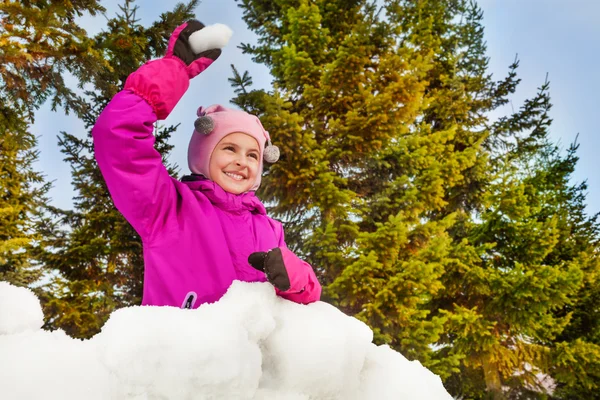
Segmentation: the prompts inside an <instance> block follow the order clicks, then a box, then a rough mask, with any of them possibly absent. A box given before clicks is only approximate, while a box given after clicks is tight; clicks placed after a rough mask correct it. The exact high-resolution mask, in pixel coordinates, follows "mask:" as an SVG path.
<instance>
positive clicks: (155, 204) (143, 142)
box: [92, 21, 231, 238]
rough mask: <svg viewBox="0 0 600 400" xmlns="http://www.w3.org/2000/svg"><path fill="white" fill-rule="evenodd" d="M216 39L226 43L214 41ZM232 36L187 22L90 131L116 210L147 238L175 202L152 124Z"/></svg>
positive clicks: (222, 29) (133, 77)
mask: <svg viewBox="0 0 600 400" xmlns="http://www.w3.org/2000/svg"><path fill="white" fill-rule="evenodd" d="M215 27H216V29H215ZM215 35H221V36H226V38H225V39H223V38H221V40H215V38H214V36H215ZM230 35H231V31H229V30H228V28H227V27H224V26H223V25H220V26H211V27H206V28H205V27H204V25H202V24H201V23H200V22H198V21H189V22H187V23H185V24H183V25H181V26H179V27H178V28H177V29H176V30H175V31H174V32H173V34H172V35H171V38H170V40H169V46H168V48H167V53H166V55H165V56H164V57H163V58H161V59H158V60H154V61H150V62H148V63H146V64H144V65H143V66H141V67H140V68H139V69H138V70H137V71H136V72H134V73H133V74H131V75H130V76H129V77H128V78H127V81H126V83H125V89H124V90H123V91H121V92H119V93H117V95H115V97H114V98H113V99H112V100H111V102H110V103H109V104H108V105H107V106H106V108H105V109H104V110H103V112H102V113H101V114H100V116H99V117H98V120H97V122H96V125H95V126H94V128H93V130H92V136H93V139H94V151H95V156H96V160H97V161H98V165H99V167H100V170H101V171H102V174H103V176H104V179H105V181H106V184H107V186H108V189H109V191H110V193H111V196H112V198H113V201H114V203H115V206H116V207H117V209H118V210H119V211H120V212H121V213H122V214H123V215H124V216H125V218H126V219H127V220H128V221H129V222H130V223H131V224H132V226H133V227H134V228H135V229H136V230H137V231H138V233H139V234H140V235H141V236H142V237H143V238H148V237H149V236H151V235H152V233H153V232H154V231H155V229H156V228H158V223H159V222H160V221H161V220H163V218H161V216H162V215H164V213H165V212H168V209H169V208H170V206H171V205H173V204H174V202H175V200H176V196H177V193H176V191H175V186H174V185H173V183H172V179H171V177H170V176H169V174H168V173H167V170H166V168H165V167H164V166H163V164H162V158H161V156H160V154H159V153H158V151H156V149H155V148H154V136H153V129H154V123H155V122H156V121H157V120H158V119H165V118H166V117H167V116H168V115H169V114H170V112H171V111H172V110H173V108H174V107H175V105H176V104H177V102H178V101H179V100H180V99H181V97H182V96H183V94H184V93H185V91H186V90H187V88H188V87H189V80H190V79H191V78H193V77H195V76H196V75H198V74H199V73H201V72H202V71H204V70H205V69H206V68H208V66H210V65H211V64H212V63H213V62H214V61H215V60H216V59H217V58H218V57H219V55H220V54H221V50H220V49H218V48H212V49H211V48H210V47H211V46H221V47H222V46H223V45H224V44H225V43H226V42H227V40H229V37H230ZM202 42H204V47H203V43H202Z"/></svg>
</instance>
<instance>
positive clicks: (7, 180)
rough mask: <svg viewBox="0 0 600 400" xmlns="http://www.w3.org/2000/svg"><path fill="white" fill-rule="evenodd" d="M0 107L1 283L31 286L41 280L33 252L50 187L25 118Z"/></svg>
mask: <svg viewBox="0 0 600 400" xmlns="http://www.w3.org/2000/svg"><path fill="white" fill-rule="evenodd" d="M3 106H4V107H3ZM0 108H2V113H0V281H7V282H10V283H12V284H15V285H20V286H28V285H30V284H32V283H34V282H36V281H37V280H38V279H39V278H40V277H41V270H40V268H39V265H37V263H36V262H35V260H34V258H33V257H32V255H31V252H32V249H33V247H35V246H36V242H37V241H38V240H39V237H38V235H37V234H36V229H35V224H36V222H37V223H40V222H41V219H42V215H41V211H42V209H43V205H44V204H45V201H46V197H45V194H46V192H47V191H48V184H47V183H45V182H44V179H43V177H42V176H41V175H40V174H39V173H37V172H35V171H33V169H32V164H33V162H34V161H35V160H36V159H37V152H36V151H35V144H36V139H35V136H34V135H33V134H32V133H31V132H29V131H28V129H27V128H28V127H27V122H26V121H25V120H24V118H23V115H22V114H19V113H17V112H15V110H13V109H10V108H8V107H6V105H2V106H0Z"/></svg>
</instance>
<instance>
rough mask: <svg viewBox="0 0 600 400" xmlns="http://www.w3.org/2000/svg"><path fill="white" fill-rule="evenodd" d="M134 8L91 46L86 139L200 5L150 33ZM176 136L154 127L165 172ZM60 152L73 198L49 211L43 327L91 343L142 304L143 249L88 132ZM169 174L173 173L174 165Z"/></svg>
mask: <svg viewBox="0 0 600 400" xmlns="http://www.w3.org/2000/svg"><path fill="white" fill-rule="evenodd" d="M133 3H134V2H133V1H125V2H124V5H123V6H121V7H120V9H121V12H120V13H119V14H118V15H117V16H116V17H115V18H113V19H110V20H109V21H108V24H107V28H106V29H105V30H104V31H103V32H101V33H99V34H98V35H97V36H96V37H95V39H94V40H95V47H96V48H97V49H99V50H100V51H101V52H102V54H103V56H104V59H105V61H106V64H107V66H106V67H105V68H102V69H101V70H99V71H98V72H97V74H96V76H92V77H86V78H85V79H83V78H82V79H81V80H80V82H81V84H84V83H87V84H90V85H92V89H90V90H88V91H86V92H85V94H84V96H85V104H86V105H87V107H86V110H87V112H86V113H85V114H84V115H83V116H82V120H83V122H84V124H85V127H86V128H87V129H89V130H90V132H91V128H92V127H93V126H94V124H95V121H96V118H97V117H98V115H99V113H100V112H101V111H102V109H103V108H104V107H105V106H106V104H107V103H108V101H110V99H111V98H112V97H113V96H114V94H116V93H117V92H118V91H119V90H120V89H121V88H122V86H123V85H124V83H125V80H126V78H127V76H128V75H129V74H130V73H132V72H133V71H135V70H136V69H137V68H138V67H139V66H140V65H141V64H143V63H144V62H146V61H147V60H148V59H150V58H154V57H160V56H162V55H163V54H164V52H165V51H166V45H167V42H168V38H169V36H170V34H171V32H172V31H173V30H174V29H175V28H176V27H177V26H178V25H180V24H181V23H183V22H184V21H187V20H189V19H191V18H193V17H194V14H193V10H194V8H195V7H196V6H197V3H198V1H197V0H192V1H190V2H189V3H188V4H185V5H183V4H179V5H177V6H176V7H175V8H174V10H173V11H171V12H166V13H164V14H162V15H161V16H160V18H159V20H158V21H156V22H155V23H153V24H152V26H150V27H148V28H145V27H143V26H141V25H140V24H139V21H138V19H137V18H136V12H137V10H138V6H136V5H134V4H133ZM88 78H89V79H88ZM175 129H176V127H175V126H169V127H160V126H157V128H156V130H155V136H156V147H157V149H158V150H159V151H160V152H161V154H163V157H164V161H165V164H166V165H168V163H167V154H168V152H169V151H170V150H171V147H172V146H171V145H169V144H168V142H167V140H168V138H169V137H170V135H171V133H173V132H174V131H175ZM59 145H60V146H61V151H62V152H63V154H65V161H66V162H68V163H69V164H70V165H71V166H72V170H73V172H72V175H73V185H74V187H75V189H76V191H77V196H76V197H75V198H74V209H73V210H59V209H56V208H54V209H52V212H53V214H54V215H55V218H56V219H57V221H58V224H57V226H54V227H52V229H50V230H48V231H47V232H46V234H45V237H46V238H47V246H48V247H49V248H50V249H52V251H49V252H47V253H46V254H45V255H44V262H45V264H46V267H47V268H49V269H51V270H52V271H54V272H55V279H54V280H53V282H52V284H51V285H49V286H48V287H47V292H46V297H45V298H44V303H45V309H46V313H47V316H48V321H47V325H48V326H49V327H53V328H62V329H64V330H65V331H66V332H67V333H68V334H69V335H71V336H74V337H90V336H92V335H94V334H95V333H97V332H98V331H99V329H100V328H101V327H102V325H103V324H104V322H105V321H106V319H107V318H108V316H109V315H110V313H111V312H112V311H114V310H115V309H116V308H120V307H123V306H129V305H137V304H139V303H140V301H141V295H142V285H143V254H142V244H141V241H140V238H139V236H138V235H137V233H136V232H135V231H134V230H133V228H132V227H131V226H130V225H129V223H127V221H126V220H125V219H124V218H123V217H122V215H121V214H120V213H119V212H118V211H117V210H116V209H115V207H114V205H113V203H112V200H111V198H110V195H109V192H108V190H107V188H106V186H105V183H104V180H103V178H102V175H101V173H100V171H99V169H98V167H97V165H96V162H95V160H94V156H93V144H92V141H91V133H89V134H88V135H86V136H85V137H80V136H78V135H74V134H69V133H66V132H63V133H61V135H60V137H59ZM169 168H170V172H171V173H172V174H175V173H176V171H175V168H176V167H175V166H171V167H169Z"/></svg>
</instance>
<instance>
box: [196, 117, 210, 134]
mask: <svg viewBox="0 0 600 400" xmlns="http://www.w3.org/2000/svg"><path fill="white" fill-rule="evenodd" d="M194 128H195V129H196V132H198V133H200V134H202V135H208V134H209V133H211V132H212V131H213V130H214V129H215V121H214V120H213V119H212V118H211V117H209V116H208V115H203V116H201V117H199V118H197V119H196V121H195V122H194Z"/></svg>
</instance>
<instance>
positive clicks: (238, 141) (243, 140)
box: [208, 132, 260, 194]
mask: <svg viewBox="0 0 600 400" xmlns="http://www.w3.org/2000/svg"><path fill="white" fill-rule="evenodd" d="M259 159H260V148H259V147H258V142H257V141H256V139H254V138H253V137H252V136H250V135H246V134H245V133H241V132H234V133H230V134H229V135H227V136H225V137H224V138H223V139H221V141H220V142H219V143H218V144H217V146H216V147H215V149H214V150H213V152H212V154H211V156H210V162H209V166H208V168H209V173H210V176H211V178H212V180H213V181H214V182H216V183H217V184H218V185H219V186H221V187H222V188H223V189H224V190H225V191H226V192H229V193H233V194H240V193H244V192H247V191H248V190H250V188H251V187H252V186H254V182H256V177H257V174H258V168H259V166H260V163H259Z"/></svg>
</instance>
